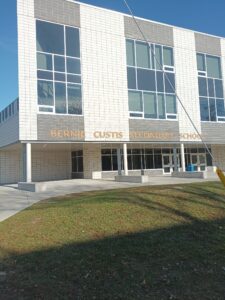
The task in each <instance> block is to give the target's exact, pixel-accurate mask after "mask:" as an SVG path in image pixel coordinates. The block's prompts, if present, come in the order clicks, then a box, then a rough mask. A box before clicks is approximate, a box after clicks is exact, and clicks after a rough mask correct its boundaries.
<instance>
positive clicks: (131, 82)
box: [127, 67, 137, 90]
mask: <svg viewBox="0 0 225 300" xmlns="http://www.w3.org/2000/svg"><path fill="white" fill-rule="evenodd" d="M127 80H128V89H131V90H135V89H136V88H137V84H136V70H135V68H131V67H128V68H127Z"/></svg>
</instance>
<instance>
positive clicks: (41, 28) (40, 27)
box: [36, 21, 82, 115]
mask: <svg viewBox="0 0 225 300" xmlns="http://www.w3.org/2000/svg"><path fill="white" fill-rule="evenodd" d="M36 25H37V26H36V28H37V29H36V31H37V77H38V87H37V91H38V105H39V112H42V113H57V114H76V115H81V114H82V92H81V62H80V37H79V29H77V28H74V27H69V26H65V25H58V24H54V23H49V22H44V21H37V23H36Z"/></svg>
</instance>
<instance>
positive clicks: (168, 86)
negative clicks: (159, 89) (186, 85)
mask: <svg viewBox="0 0 225 300" xmlns="http://www.w3.org/2000/svg"><path fill="white" fill-rule="evenodd" d="M164 77H165V92H166V93H171V94H173V93H174V90H175V76H174V74H173V73H165V74H164Z"/></svg>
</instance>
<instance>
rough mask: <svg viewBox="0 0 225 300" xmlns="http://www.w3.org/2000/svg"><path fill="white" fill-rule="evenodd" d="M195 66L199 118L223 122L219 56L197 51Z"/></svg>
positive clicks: (222, 95)
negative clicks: (196, 69) (196, 70)
mask: <svg viewBox="0 0 225 300" xmlns="http://www.w3.org/2000/svg"><path fill="white" fill-rule="evenodd" d="M197 66H198V87H199V101H200V113H201V120H202V121H210V122H217V121H221V122H224V121H225V119H224V118H223V117H224V114H223V112H224V93H223V82H222V80H221V79H220V78H221V77H222V73H221V61H220V57H216V56H212V55H207V54H202V53H197ZM221 116H222V118H221Z"/></svg>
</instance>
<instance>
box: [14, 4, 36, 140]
mask: <svg viewBox="0 0 225 300" xmlns="http://www.w3.org/2000/svg"><path fill="white" fill-rule="evenodd" d="M17 11H18V55H19V57H18V59H19V104H20V111H19V127H20V139H21V140H36V139H37V77H36V76H37V74H36V72H37V71H36V26H35V19H34V0H18V1H17Z"/></svg>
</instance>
